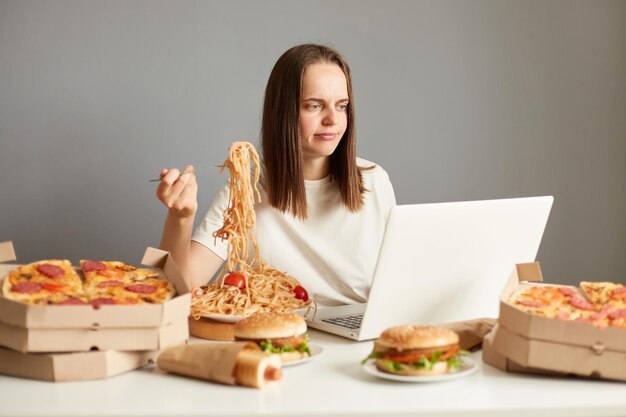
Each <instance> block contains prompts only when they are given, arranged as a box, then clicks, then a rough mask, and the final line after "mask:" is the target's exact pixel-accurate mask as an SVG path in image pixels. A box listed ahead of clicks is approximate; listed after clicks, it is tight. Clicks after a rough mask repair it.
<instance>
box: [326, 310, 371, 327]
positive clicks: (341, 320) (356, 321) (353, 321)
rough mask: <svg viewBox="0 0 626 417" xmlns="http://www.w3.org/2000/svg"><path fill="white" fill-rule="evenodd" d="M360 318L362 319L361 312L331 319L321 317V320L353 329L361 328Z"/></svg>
mask: <svg viewBox="0 0 626 417" xmlns="http://www.w3.org/2000/svg"><path fill="white" fill-rule="evenodd" d="M362 320H363V313H360V314H352V315H350V316H343V317H335V318H332V319H323V320H321V321H323V322H325V323H331V324H334V325H336V326H341V327H345V328H347V329H352V330H354V329H359V328H361V321H362Z"/></svg>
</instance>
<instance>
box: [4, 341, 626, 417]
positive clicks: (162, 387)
mask: <svg viewBox="0 0 626 417" xmlns="http://www.w3.org/2000/svg"><path fill="white" fill-rule="evenodd" d="M310 337H311V343H312V344H317V345H320V346H322V347H323V348H324V352H323V353H322V354H320V355H318V356H316V357H314V358H312V359H311V360H310V361H308V362H306V363H302V364H299V365H296V366H291V367H285V368H283V379H282V380H281V381H278V382H274V383H271V384H270V385H268V386H266V387H265V388H264V389H253V388H245V387H236V386H226V385H219V384H215V383H211V382H206V381H200V380H195V379H190V378H184V377H180V376H175V375H170V374H167V373H164V372H163V371H161V370H159V369H158V368H157V367H155V366H150V367H146V368H143V369H140V370H136V371H133V372H128V373H125V374H122V375H118V376H114V377H111V378H108V379H103V380H96V381H84V382H63V383H51V382H41V381H33V380H27V379H21V378H13V377H5V376H0V416H68V417H69V416H250V415H268V416H283V415H285V416H286V415H296V416H322V415H323V416H339V415H341V416H346V415H372V416H374V415H380V416H392V415H414V416H422V415H424V416H426V415H437V416H448V415H450V416H452V415H455V416H469V415H480V416H499V417H501V416H522V415H532V416H533V417H540V416H553V417H556V416H587V417H588V416H617V415H622V416H623V415H626V395H625V394H626V385H625V384H624V383H619V382H610V381H597V380H586V379H582V378H559V377H546V376H536V375H525V374H512V373H506V372H503V371H500V370H498V369H496V368H493V367H491V366H489V365H486V364H484V363H482V360H481V353H480V352H476V353H473V354H472V357H473V358H474V359H475V361H476V362H477V363H478V366H479V369H478V371H477V372H475V373H473V374H471V375H468V376H466V377H463V378H459V379H455V380H451V381H446V382H429V383H426V382H423V383H406V382H393V381H388V380H384V379H380V378H377V377H375V376H372V375H369V374H367V373H366V372H365V371H364V370H363V369H362V367H361V365H360V360H361V359H362V358H364V357H366V356H367V355H368V353H369V352H370V351H371V348H372V342H354V341H350V340H347V339H343V338H340V337H337V336H333V335H330V334H325V333H321V332H318V331H315V330H311V331H310ZM192 343H205V341H200V340H192ZM625 360H626V358H625Z"/></svg>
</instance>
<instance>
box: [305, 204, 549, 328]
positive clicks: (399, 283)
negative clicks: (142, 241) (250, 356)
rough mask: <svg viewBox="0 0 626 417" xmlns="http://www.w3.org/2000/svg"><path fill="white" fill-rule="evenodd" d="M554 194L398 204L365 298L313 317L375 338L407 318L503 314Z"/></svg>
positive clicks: (315, 323)
mask: <svg viewBox="0 0 626 417" xmlns="http://www.w3.org/2000/svg"><path fill="white" fill-rule="evenodd" d="M553 200H554V199H553V197H551V196H545V197H529V198H512V199H502V200H485V201H464V202H453V203H435V204H412V205H399V206H395V207H393V208H392V209H391V213H390V214H389V219H388V220H387V226H386V228H385V235H384V237H383V242H382V246H381V249H380V253H379V255H378V262H377V264H376V270H375V272H374V278H373V280H372V286H371V289H370V293H369V298H368V301H367V303H364V304H351V305H346V306H338V307H320V308H319V309H318V311H317V314H316V316H315V317H314V318H312V319H309V320H307V323H308V325H309V326H310V327H312V328H315V329H319V330H323V331H327V332H330V333H334V334H338V335H340V336H344V337H347V338H350V339H355V340H369V339H374V338H377V337H378V336H379V335H380V333H381V332H382V331H383V330H384V329H386V328H388V327H391V326H396V325H401V324H422V325H428V324H432V325H435V324H442V323H450V322H455V321H460V320H467V319H473V318H481V317H497V315H498V305H499V298H500V293H501V291H502V288H503V286H504V284H505V283H506V280H507V279H508V277H509V274H510V272H511V271H512V270H513V268H514V266H515V264H517V263H525V262H533V261H534V260H535V256H536V255H537V251H538V249H539V244H540V242H541V237H542V236H543V231H544V229H545V226H546V223H547V221H548V215H549V214H550V209H551V207H552V202H553Z"/></svg>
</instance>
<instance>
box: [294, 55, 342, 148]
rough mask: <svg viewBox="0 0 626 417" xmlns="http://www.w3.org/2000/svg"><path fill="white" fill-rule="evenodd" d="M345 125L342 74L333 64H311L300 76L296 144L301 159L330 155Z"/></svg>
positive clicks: (337, 143)
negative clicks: (298, 143)
mask: <svg viewBox="0 0 626 417" xmlns="http://www.w3.org/2000/svg"><path fill="white" fill-rule="evenodd" d="M347 126H348V86H347V82H346V76H345V75H344V73H343V71H342V70H341V68H339V66H337V65H335V64H312V65H309V66H308V67H307V68H306V70H305V71H304V75H303V77H302V94H301V101H300V144H301V147H302V156H303V158H304V159H305V160H311V159H315V158H320V157H324V158H326V157H328V156H330V155H331V154H332V153H333V152H334V151H335V149H336V148H337V145H339V141H340V140H341V137H342V136H343V133H344V132H345V131H346V127H347Z"/></svg>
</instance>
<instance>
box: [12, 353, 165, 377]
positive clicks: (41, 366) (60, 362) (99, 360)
mask: <svg viewBox="0 0 626 417" xmlns="http://www.w3.org/2000/svg"><path fill="white" fill-rule="evenodd" d="M159 353H160V351H159V350H149V351H138V352H120V351H115V350H107V351H94V352H75V353H20V352H15V351H12V350H9V349H4V348H0V374H3V375H10V376H16V377H22V378H29V379H38V380H41V381H55V382H62V381H85V380H90V379H101V378H106V377H109V376H113V375H118V374H121V373H124V372H128V371H131V370H133V369H137V368H141V367H144V366H146V365H149V364H152V363H154V362H155V361H156V359H157V357H158V356H159Z"/></svg>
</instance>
